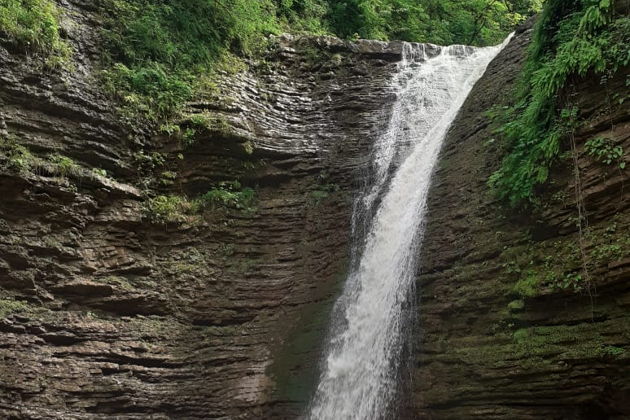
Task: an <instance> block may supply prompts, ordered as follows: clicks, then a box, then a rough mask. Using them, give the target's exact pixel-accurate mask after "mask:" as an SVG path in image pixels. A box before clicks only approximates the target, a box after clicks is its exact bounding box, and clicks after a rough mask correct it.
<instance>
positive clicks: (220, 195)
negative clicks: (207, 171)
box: [199, 181, 254, 211]
mask: <svg viewBox="0 0 630 420" xmlns="http://www.w3.org/2000/svg"><path fill="white" fill-rule="evenodd" d="M199 203H200V204H201V206H202V207H204V208H212V209H216V208H218V207H224V208H233V209H238V210H247V211H253V210H254V208H253V204H254V190H253V189H251V188H248V187H245V188H243V187H242V186H241V184H240V182H238V181H226V182H220V183H219V184H218V185H217V186H216V187H215V188H212V189H211V190H209V191H208V192H207V193H205V194H203V195H202V196H200V197H199Z"/></svg>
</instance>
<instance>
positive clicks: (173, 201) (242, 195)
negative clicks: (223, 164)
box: [144, 172, 256, 224]
mask: <svg viewBox="0 0 630 420" xmlns="http://www.w3.org/2000/svg"><path fill="white" fill-rule="evenodd" d="M165 174H169V173H167V172H165ZM163 175H164V174H163ZM168 176H172V175H170V174H169V175H168ZM254 201H255V193H254V190H253V189H252V188H248V187H243V186H242V185H241V183H240V182H238V181H224V182H219V183H218V184H217V185H216V186H215V187H214V188H212V189H210V190H209V191H208V192H206V193H205V194H202V195H201V196H199V197H197V198H195V199H188V198H187V197H183V196H178V195H159V196H157V197H154V198H151V199H149V200H147V202H146V203H145V206H144V215H145V217H147V219H149V220H150V221H151V222H153V223H156V224H167V223H182V222H185V221H189V220H192V219H193V217H194V216H195V215H199V214H201V213H202V212H204V211H206V210H212V211H214V210H218V209H233V210H240V211H244V212H254V211H255V210H256V209H255V207H254Z"/></svg>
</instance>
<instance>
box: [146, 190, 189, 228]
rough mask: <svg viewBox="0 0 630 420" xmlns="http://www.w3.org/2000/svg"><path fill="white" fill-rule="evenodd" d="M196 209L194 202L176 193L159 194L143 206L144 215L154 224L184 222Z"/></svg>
mask: <svg viewBox="0 0 630 420" xmlns="http://www.w3.org/2000/svg"><path fill="white" fill-rule="evenodd" d="M197 211H198V206H197V205H196V203H194V202H191V201H190V200H188V199H187V198H185V197H181V196H177V195H159V196H157V197H154V198H151V199H149V200H148V201H147V202H146V203H145V206H144V214H145V217H146V218H147V219H149V221H151V222H152V223H156V224H167V223H181V222H185V221H186V220H188V219H189V216H190V215H192V214H194V213H196V212H197Z"/></svg>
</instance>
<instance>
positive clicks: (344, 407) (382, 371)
mask: <svg viewBox="0 0 630 420" xmlns="http://www.w3.org/2000/svg"><path fill="white" fill-rule="evenodd" d="M508 41H509V38H508V39H507V40H506V41H505V42H504V43H503V45H500V46H496V47H487V48H473V47H466V46H461V45H455V46H450V47H436V46H433V45H430V46H426V45H422V44H405V45H404V47H403V60H402V61H401V62H400V63H399V65H398V71H397V73H396V75H395V76H394V78H393V80H392V88H393V89H394V90H395V91H396V93H397V99H396V101H395V104H394V107H393V112H392V114H391V118H390V120H389V123H388V126H387V129H386V130H385V131H384V132H383V134H382V135H381V136H380V138H379V139H378V141H377V142H376V143H375V145H374V150H373V158H372V171H371V174H372V175H371V180H370V183H369V184H370V185H368V186H366V188H365V189H364V192H363V193H362V194H361V195H360V197H358V198H357V201H356V203H355V210H354V215H353V231H354V232H353V235H354V240H355V244H354V251H353V262H352V264H351V268H350V273H349V275H348V278H347V281H346V284H345V287H344V290H343V293H342V295H341V296H340V298H339V299H338V301H337V303H336V305H335V309H334V316H333V326H332V331H331V333H330V341H329V343H328V346H327V348H326V358H325V359H324V361H323V365H322V374H321V377H320V382H319V384H318V387H317V389H316V391H315V396H314V398H313V400H312V402H311V405H310V407H309V412H308V414H307V417H308V418H310V419H314V420H345V419H370V420H371V419H379V418H384V417H391V416H392V412H395V410H394V409H393V407H392V404H393V402H394V398H395V396H396V390H397V387H398V382H399V381H398V379H397V377H398V371H399V368H400V358H401V357H400V356H401V350H402V348H403V345H404V343H405V335H406V334H410V332H409V331H403V326H404V325H405V321H406V319H405V316H404V312H405V308H406V307H409V304H411V303H412V301H413V297H412V293H411V291H412V287H413V283H414V278H415V273H416V257H417V255H418V253H419V247H420V244H421V237H422V224H423V219H424V215H425V210H426V201H427V193H428V191H429V185H430V179H431V175H432V172H433V168H434V166H435V162H436V161H437V157H438V154H439V151H440V147H441V144H442V141H443V139H444V137H445V136H446V133H447V131H448V129H449V126H450V124H451V122H452V121H453V119H454V118H455V116H456V115H457V112H458V111H459V109H460V107H461V106H462V104H463V103H464V101H465V99H466V97H467V96H468V94H469V92H470V90H471V89H472V87H473V85H474V84H475V83H476V82H477V80H478V79H479V78H480V77H481V76H482V75H483V73H484V72H485V69H486V67H487V66H488V64H489V63H490V61H491V60H492V59H493V58H494V57H495V56H496V55H497V54H498V53H499V51H500V50H501V49H502V47H503V46H504V45H505V44H507V42H508Z"/></svg>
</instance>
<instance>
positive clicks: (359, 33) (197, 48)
mask: <svg viewBox="0 0 630 420" xmlns="http://www.w3.org/2000/svg"><path fill="white" fill-rule="evenodd" d="M541 1H542V0H465V1H454V0H449V1H443V0H345V1H338V0H181V1H177V2H167V1H164V0H98V1H97V2H96V5H97V7H98V10H99V11H100V12H99V13H100V14H102V15H103V17H104V30H103V33H104V41H105V42H104V46H105V52H104V55H105V57H104V62H105V67H106V71H105V72H104V82H105V88H106V90H108V91H109V92H110V93H112V94H114V95H115V96H116V97H117V98H118V99H119V100H121V101H122V102H123V103H124V104H125V105H126V108H127V109H131V110H133V111H140V112H141V113H142V114H144V115H145V116H147V117H149V118H150V119H153V120H163V119H167V118H168V117H170V116H172V115H173V113H174V112H175V111H177V110H179V109H181V107H182V106H183V104H184V103H185V102H186V101H187V100H189V99H190V98H192V97H193V96H194V95H195V94H196V93H198V92H200V91H207V90H208V89H212V88H213V83H212V79H213V76H212V72H213V71H215V70H217V69H226V68H227V69H229V68H234V67H235V66H237V64H236V63H237V62H238V60H234V59H229V57H235V56H237V57H244V56H255V55H256V54H257V53H258V52H260V51H261V50H262V49H263V48H264V46H265V43H266V40H267V35H270V34H279V33H281V32H292V33H309V34H330V35H337V36H340V37H346V38H355V37H361V38H374V39H383V40H387V39H401V40H405V41H419V42H432V43H436V44H453V43H461V44H472V45H487V44H494V43H498V42H499V41H500V40H501V39H503V38H504V37H505V36H506V34H507V33H508V32H509V31H510V30H512V28H513V27H514V25H515V24H517V23H518V22H520V21H522V20H523V19H524V18H525V17H527V16H528V15H531V14H532V13H534V12H535V11H537V10H538V9H539V8H540V3H541ZM59 10H60V9H59V8H58V7H57V6H56V5H55V2H53V1H52V0H0V34H5V35H6V36H8V38H10V39H12V40H13V41H14V42H15V43H16V44H18V45H21V46H23V47H24V48H25V49H27V50H31V51H38V52H40V53H42V54H47V55H48V57H49V59H55V60H54V61H57V62H59V59H61V58H64V57H67V56H68V55H69V52H70V49H69V47H68V45H67V43H65V42H64V41H63V40H62V39H61V35H60V34H61V32H62V31H60V25H59V19H60V12H59Z"/></svg>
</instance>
